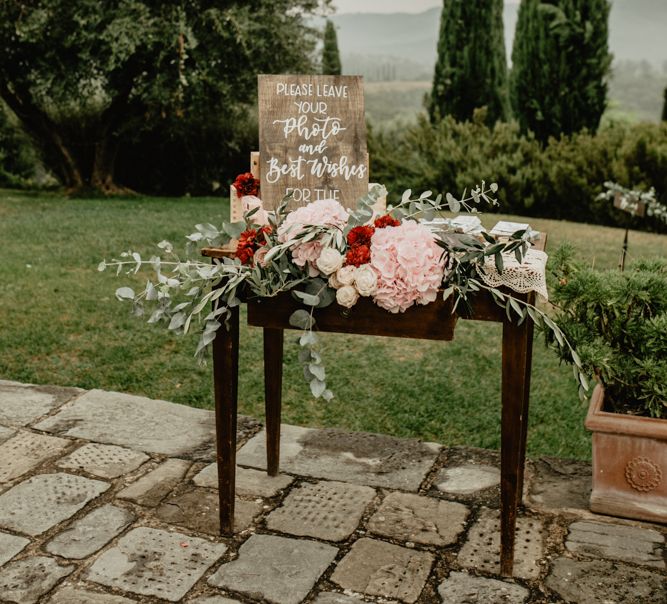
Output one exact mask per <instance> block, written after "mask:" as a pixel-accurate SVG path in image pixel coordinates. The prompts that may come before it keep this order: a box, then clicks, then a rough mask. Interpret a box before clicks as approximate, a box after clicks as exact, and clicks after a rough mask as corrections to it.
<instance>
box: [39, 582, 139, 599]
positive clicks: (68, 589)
mask: <svg viewBox="0 0 667 604" xmlns="http://www.w3.org/2000/svg"><path fill="white" fill-rule="evenodd" d="M48 602H49V604H134V602H136V600H130V599H129V598H125V597H123V596H114V595H112V594H105V593H100V592H97V591H91V590H90V589H83V588H78V587H73V586H71V585H67V586H65V587H61V588H60V589H59V590H58V591H57V592H56V593H54V594H53V595H52V596H51V598H50V599H49V601H48Z"/></svg>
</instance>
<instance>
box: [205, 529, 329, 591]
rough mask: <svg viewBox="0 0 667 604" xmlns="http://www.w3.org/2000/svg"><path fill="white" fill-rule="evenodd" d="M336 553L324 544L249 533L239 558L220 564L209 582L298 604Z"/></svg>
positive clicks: (217, 585) (225, 587)
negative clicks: (305, 562) (250, 534)
mask: <svg viewBox="0 0 667 604" xmlns="http://www.w3.org/2000/svg"><path fill="white" fill-rule="evenodd" d="M337 553H338V549H337V548H335V547H333V546H332V545H326V544H324V543H316V542H314V541H306V540H299V539H289V538H287V537H276V536H274V535H252V536H251V537H250V538H249V539H248V540H247V541H246V542H245V543H244V544H243V545H242V546H241V547H240V549H239V556H238V558H237V559H236V560H234V561H233V562H228V563H227V564H223V565H222V566H221V567H220V568H219V569H218V571H217V572H216V573H215V574H214V575H212V576H211V577H210V578H209V581H208V582H209V583H210V584H211V585H214V586H216V587H221V588H224V589H228V590H231V591H237V592H239V593H243V594H246V595H248V596H250V597H254V598H264V599H266V600H268V601H269V602H272V603H274V604H299V603H300V602H301V601H302V600H303V599H304V598H305V597H306V596H307V595H308V592H309V591H310V590H311V589H312V588H313V586H314V585H315V583H316V581H317V580H318V579H319V578H320V576H321V575H322V573H324V571H325V570H326V569H327V567H328V566H329V565H330V564H331V563H332V562H333V560H334V558H335V557H336V554H337ZM304 561H307V564H304Z"/></svg>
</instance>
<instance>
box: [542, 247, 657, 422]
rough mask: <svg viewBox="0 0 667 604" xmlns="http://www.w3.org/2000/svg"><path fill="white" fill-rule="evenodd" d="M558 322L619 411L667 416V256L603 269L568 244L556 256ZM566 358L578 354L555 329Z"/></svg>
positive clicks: (610, 405) (553, 262)
mask: <svg viewBox="0 0 667 604" xmlns="http://www.w3.org/2000/svg"><path fill="white" fill-rule="evenodd" d="M551 267H552V268H551V272H552V275H553V277H554V278H555V279H554V281H555V282H554V283H553V286H552V287H551V293H552V296H551V298H552V302H553V303H554V304H556V306H557V307H558V308H559V313H558V316H557V317H556V319H555V320H556V323H558V325H559V326H560V328H561V329H562V330H563V332H564V333H565V335H566V336H567V338H568V339H569V341H570V343H571V344H572V345H573V346H574V347H575V349H576V350H577V353H578V354H579V356H580V357H581V361H582V364H583V367H584V371H585V372H586V373H588V374H589V375H590V376H591V377H595V378H596V379H597V380H599V381H600V383H601V384H602V385H603V386H604V387H605V404H606V405H608V408H610V409H611V410H613V411H617V412H623V413H632V414H640V415H650V416H652V417H662V418H667V260H665V259H657V260H653V261H643V262H639V263H637V264H635V265H633V266H632V267H630V269H628V270H626V271H625V272H620V271H617V270H607V271H598V270H594V269H592V268H589V267H587V266H584V265H583V264H582V263H581V262H577V261H576V260H574V259H573V255H572V249H571V248H570V247H565V246H564V247H561V248H560V249H559V250H558V251H557V252H556V254H555V255H554V256H553V257H552V260H551ZM546 336H547V340H548V341H551V344H552V345H553V346H554V347H555V348H556V350H557V351H558V353H559V354H560V356H561V359H562V360H564V361H566V362H569V360H570V359H571V357H570V355H569V353H568V351H567V350H565V351H564V350H563V349H562V348H561V347H560V346H559V345H558V343H557V342H556V341H554V340H553V337H551V336H550V334H549V332H546Z"/></svg>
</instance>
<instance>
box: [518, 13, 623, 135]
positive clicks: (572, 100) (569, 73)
mask: <svg viewBox="0 0 667 604" xmlns="http://www.w3.org/2000/svg"><path fill="white" fill-rule="evenodd" d="M609 8H610V5H609V2H608V0H522V2H521V6H520V7H519V16H518V20H517V27H516V33H515V34H514V46H513V48H512V72H511V75H510V98H511V101H512V109H513V111H514V115H515V116H516V118H517V119H518V121H519V124H520V125H521V128H522V130H524V131H526V130H532V131H533V132H534V133H535V135H536V136H537V138H538V139H539V140H541V141H543V142H546V141H547V139H548V138H549V136H554V137H558V136H560V134H561V133H564V134H571V133H573V132H578V131H579V130H581V129H583V128H587V129H588V130H590V131H592V132H595V131H596V130H597V128H598V126H599V125H600V118H601V117H602V114H603V112H604V110H605V107H606V104H607V75H608V73H609V66H610V64H611V55H610V54H609V48H608V20H609Z"/></svg>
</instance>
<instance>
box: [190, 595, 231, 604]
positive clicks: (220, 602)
mask: <svg viewBox="0 0 667 604" xmlns="http://www.w3.org/2000/svg"><path fill="white" fill-rule="evenodd" d="M188 604H242V602H241V601H240V600H232V599H230V598H223V597H222V596H203V597H201V598H195V599H194V600H188Z"/></svg>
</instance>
